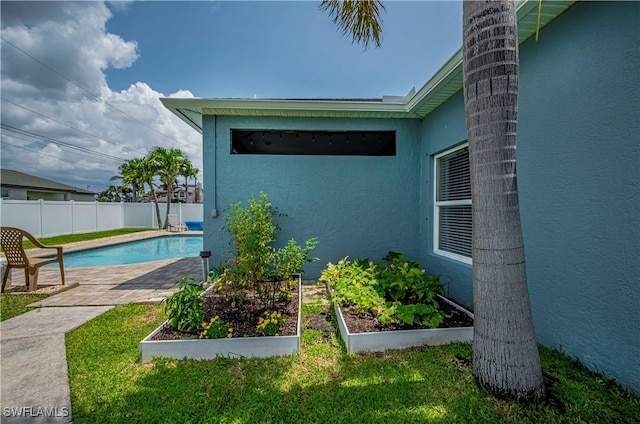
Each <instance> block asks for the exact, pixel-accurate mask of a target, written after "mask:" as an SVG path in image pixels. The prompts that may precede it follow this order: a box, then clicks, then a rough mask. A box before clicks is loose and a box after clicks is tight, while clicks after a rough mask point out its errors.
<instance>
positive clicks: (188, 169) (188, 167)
mask: <svg viewBox="0 0 640 424" xmlns="http://www.w3.org/2000/svg"><path fill="white" fill-rule="evenodd" d="M198 172H200V170H199V169H198V168H194V166H193V165H192V164H191V162H185V163H184V164H183V169H182V176H183V177H184V189H185V193H186V196H187V197H186V200H187V202H188V200H189V179H190V178H193V179H194V180H195V183H194V188H195V186H196V184H197V181H198V180H197V177H198ZM194 194H195V196H196V197H195V200H194V203H198V197H197V196H198V191H197V190H194Z"/></svg>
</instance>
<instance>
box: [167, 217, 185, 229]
mask: <svg viewBox="0 0 640 424" xmlns="http://www.w3.org/2000/svg"><path fill="white" fill-rule="evenodd" d="M174 229H175V230H176V231H187V227H186V225H184V224H181V223H180V219H179V218H178V215H174V214H169V216H167V230H169V231H173V230H174Z"/></svg>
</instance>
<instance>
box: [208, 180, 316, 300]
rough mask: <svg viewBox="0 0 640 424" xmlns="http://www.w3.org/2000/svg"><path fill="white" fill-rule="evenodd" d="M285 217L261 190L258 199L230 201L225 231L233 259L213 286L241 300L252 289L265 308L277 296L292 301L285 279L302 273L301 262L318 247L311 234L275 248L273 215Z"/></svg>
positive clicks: (313, 259) (310, 259) (308, 260)
mask: <svg viewBox="0 0 640 424" xmlns="http://www.w3.org/2000/svg"><path fill="white" fill-rule="evenodd" d="M279 216H286V215H285V214H283V213H281V212H279V211H278V209H277V208H276V207H274V206H273V205H272V204H271V202H270V201H269V199H268V197H267V194H266V193H263V192H261V193H260V197H259V199H255V197H253V196H252V197H251V198H250V199H249V200H248V201H247V206H243V205H242V202H238V203H235V204H233V205H232V206H231V207H230V208H229V209H227V211H226V215H225V220H226V222H227V225H226V226H225V228H226V230H227V231H228V232H229V233H230V234H231V241H230V244H231V246H232V248H233V249H232V251H231V254H232V258H231V259H230V260H229V261H228V263H227V264H226V265H225V270H224V272H222V273H221V274H220V275H219V277H218V278H217V279H216V281H215V283H214V286H215V287H216V288H217V289H218V290H220V291H223V292H225V293H226V294H228V295H230V296H232V297H233V298H234V299H236V300H238V301H239V302H243V301H244V299H245V296H246V293H245V290H246V289H254V290H255V291H256V293H257V295H258V298H259V299H260V301H261V302H262V303H263V304H264V305H265V306H267V307H269V308H273V307H275V303H276V300H277V299H284V300H287V299H288V300H289V301H290V300H291V299H292V296H291V293H290V292H289V293H288V294H287V291H288V290H289V291H290V288H289V287H288V285H287V281H288V280H289V279H290V276H291V274H296V273H302V272H303V269H304V264H305V263H307V262H314V261H316V260H317V259H318V258H314V257H310V253H311V251H312V250H313V249H314V248H315V247H316V246H317V244H318V240H317V239H316V238H315V237H314V238H311V239H309V240H307V241H306V243H305V246H304V247H301V246H298V245H297V244H296V242H295V240H293V239H292V240H289V241H288V242H287V244H286V245H285V246H284V247H282V248H280V249H278V250H276V249H275V248H274V247H273V246H272V243H273V242H274V241H275V235H276V232H277V231H278V230H280V225H279V224H277V223H276V222H275V218H276V217H279Z"/></svg>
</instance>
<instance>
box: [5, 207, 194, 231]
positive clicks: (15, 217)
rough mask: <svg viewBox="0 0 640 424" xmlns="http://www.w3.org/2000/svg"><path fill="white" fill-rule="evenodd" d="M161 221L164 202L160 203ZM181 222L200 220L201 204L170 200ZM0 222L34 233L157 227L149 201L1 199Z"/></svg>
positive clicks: (171, 209)
mask: <svg viewBox="0 0 640 424" xmlns="http://www.w3.org/2000/svg"><path fill="white" fill-rule="evenodd" d="M159 207H160V218H161V219H162V221H163V222H164V218H165V213H166V207H167V204H166V203H164V204H163V203H160V204H159ZM170 213H172V214H176V215H178V217H180V221H181V222H185V221H202V218H203V206H202V204H192V203H172V204H171V208H170ZM0 226H2V227H18V228H21V229H23V230H26V231H28V232H30V233H31V234H33V235H34V236H35V237H51V236H58V235H62V234H75V233H90V232H95V231H104V230H114V229H117V228H124V227H139V228H159V225H158V219H157V217H156V209H155V205H154V204H153V203H103V202H79V201H74V200H71V201H64V202H63V201H52V200H2V203H1V204H0Z"/></svg>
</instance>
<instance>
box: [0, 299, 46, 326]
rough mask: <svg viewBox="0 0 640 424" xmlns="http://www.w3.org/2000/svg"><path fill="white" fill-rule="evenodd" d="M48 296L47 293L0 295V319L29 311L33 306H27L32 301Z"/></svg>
mask: <svg viewBox="0 0 640 424" xmlns="http://www.w3.org/2000/svg"><path fill="white" fill-rule="evenodd" d="M47 297H49V295H48V294H29V293H25V294H9V293H3V294H1V295H0V321H4V320H6V319H9V318H13V317H15V316H16V315H20V314H24V313H25V312H29V311H30V310H32V309H33V308H27V305H30V304H31V303H33V302H37V301H39V300H42V299H46V298H47Z"/></svg>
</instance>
